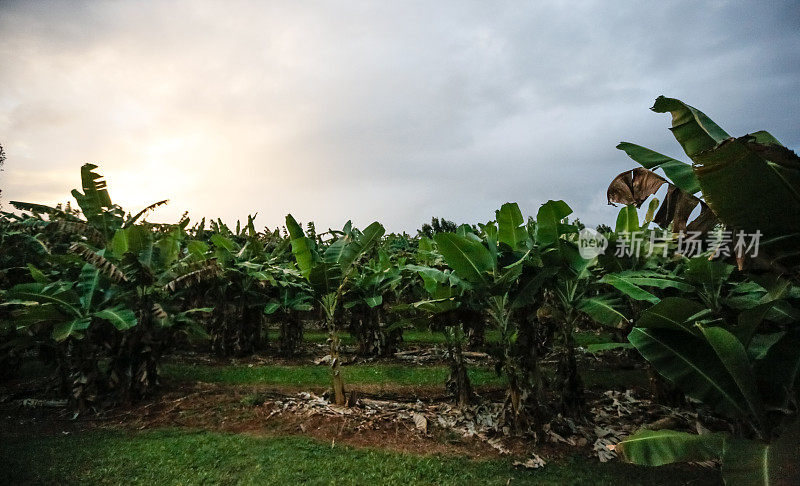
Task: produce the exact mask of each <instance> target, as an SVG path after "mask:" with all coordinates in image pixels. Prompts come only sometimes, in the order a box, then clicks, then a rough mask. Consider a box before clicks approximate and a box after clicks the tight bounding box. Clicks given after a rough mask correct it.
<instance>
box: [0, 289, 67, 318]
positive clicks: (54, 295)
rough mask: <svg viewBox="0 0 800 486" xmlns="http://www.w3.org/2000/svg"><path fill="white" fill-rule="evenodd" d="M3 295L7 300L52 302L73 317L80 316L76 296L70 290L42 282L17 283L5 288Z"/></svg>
mask: <svg viewBox="0 0 800 486" xmlns="http://www.w3.org/2000/svg"><path fill="white" fill-rule="evenodd" d="M4 297H5V298H6V299H7V300H19V301H28V302H38V303H39V304H54V305H55V306H57V307H58V308H59V309H60V310H61V311H62V312H65V313H68V314H69V315H70V316H73V317H80V316H81V315H82V313H81V311H80V308H79V306H80V304H79V300H78V296H77V295H76V294H75V292H73V291H72V290H61V289H59V288H56V287H52V286H44V285H42V284H38V283H36V284H19V285H15V286H14V287H12V288H11V289H9V290H7V291H6V293H5V295H4Z"/></svg>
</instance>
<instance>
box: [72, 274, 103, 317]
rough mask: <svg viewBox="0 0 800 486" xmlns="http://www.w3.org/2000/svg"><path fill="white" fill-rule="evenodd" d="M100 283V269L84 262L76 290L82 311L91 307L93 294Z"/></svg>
mask: <svg viewBox="0 0 800 486" xmlns="http://www.w3.org/2000/svg"><path fill="white" fill-rule="evenodd" d="M99 285H100V269H98V268H96V267H94V266H93V265H90V264H88V263H87V264H86V265H84V266H83V268H81V273H80V275H79V276H78V285H77V288H78V291H79V292H80V302H81V306H82V307H83V310H84V311H88V310H89V309H91V308H92V304H93V303H94V296H95V293H96V292H97V289H98V287H99Z"/></svg>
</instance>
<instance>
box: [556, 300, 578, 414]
mask: <svg viewBox="0 0 800 486" xmlns="http://www.w3.org/2000/svg"><path fill="white" fill-rule="evenodd" d="M575 320H576V318H575V311H574V310H569V311H568V312H567V313H566V315H565V318H564V321H563V322H562V333H563V337H564V352H563V354H562V355H561V359H560V360H559V363H558V378H559V381H560V385H561V386H560V394H561V396H560V400H559V402H560V409H561V412H562V413H563V414H564V415H565V416H567V417H572V418H578V417H580V416H581V413H582V412H583V408H584V397H583V381H582V380H581V376H580V374H579V373H578V364H577V360H576V359H575V338H574V336H573V333H572V329H573V327H574V325H575Z"/></svg>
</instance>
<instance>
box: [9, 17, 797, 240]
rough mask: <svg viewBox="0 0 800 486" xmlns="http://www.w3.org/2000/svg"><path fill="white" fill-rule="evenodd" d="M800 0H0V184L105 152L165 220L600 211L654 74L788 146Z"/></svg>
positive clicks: (646, 125) (134, 201)
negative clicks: (620, 146) (503, 209)
mask: <svg viewBox="0 0 800 486" xmlns="http://www.w3.org/2000/svg"><path fill="white" fill-rule="evenodd" d="M798 12H800V9H799V8H797V4H796V3H795V2H784V3H780V2H774V3H771V4H770V5H769V7H765V6H762V5H760V4H753V3H751V2H725V1H717V2H683V1H681V2H615V3H613V5H612V4H609V3H608V2H534V3H529V4H523V3H518V2H503V3H485V2H433V4H430V2H428V3H423V2H402V3H401V2H387V3H386V4H384V5H378V4H376V3H372V2H363V3H360V2H346V3H341V2H315V3H309V2H302V3H300V4H289V3H284V2H274V3H272V2H271V3H264V2H213V1H208V2H202V1H201V2H198V1H191V2H190V1H181V2H77V1H73V2H66V1H65V2H5V3H3V4H2V5H0V38H1V39H2V41H3V42H2V43H0V62H1V63H2V66H3V69H2V70H0V86H2V87H3V89H2V90H0V136H2V139H0V141H1V142H2V143H3V145H4V147H5V148H6V152H7V154H8V161H7V167H6V171H5V172H4V173H3V174H2V176H1V177H2V180H1V181H0V184H1V185H2V187H3V195H4V198H5V199H22V200H35V201H40V202H57V201H60V200H66V199H67V198H68V196H69V189H71V188H72V187H76V186H77V185H78V183H79V181H78V171H77V169H78V167H79V165H80V164H81V163H84V162H94V163H97V164H98V165H100V167H101V170H102V172H103V173H104V174H105V175H106V176H107V179H108V180H109V183H110V186H111V191H112V197H114V198H115V199H116V201H117V202H119V203H121V204H123V205H125V206H131V209H135V208H137V207H140V206H143V205H145V204H147V203H148V202H151V201H154V200H158V199H160V198H164V197H169V198H171V200H172V202H171V204H170V206H168V207H166V208H164V209H161V210H159V212H158V213H156V216H157V217H158V218H160V219H164V220H170V219H176V218H177V217H178V216H179V215H180V214H181V213H182V212H183V211H184V210H187V209H188V210H190V213H191V214H192V215H193V216H194V217H195V218H198V219H199V217H201V216H213V217H217V216H219V217H222V218H223V219H226V220H235V219H236V218H244V217H245V216H246V214H247V213H248V212H256V211H258V212H259V218H258V220H257V221H258V222H259V223H260V224H263V225H269V226H275V225H277V224H281V223H282V217H283V215H284V214H285V213H286V212H289V211H291V212H293V213H294V214H295V215H296V216H297V217H298V218H300V219H302V220H304V221H307V220H309V219H314V220H316V222H317V225H318V226H319V227H327V226H339V225H341V224H342V223H343V222H344V221H345V220H346V219H348V218H352V219H353V220H354V221H355V222H356V223H357V224H359V225H364V224H367V223H369V221H371V220H373V219H379V220H381V221H382V222H384V223H385V224H386V225H387V227H388V228H389V229H391V230H409V231H413V229H414V228H417V227H419V225H420V224H421V223H422V222H424V221H426V220H428V219H429V218H430V217H431V216H433V215H436V216H445V217H447V218H449V219H455V220H457V221H470V222H476V221H485V220H488V219H491V218H492V217H493V214H494V213H493V211H494V209H496V208H497V207H499V205H500V204H502V203H503V202H505V201H518V202H519V203H520V205H521V206H522V208H523V211H525V212H527V213H528V214H535V212H536V210H537V208H538V206H539V204H541V203H543V202H545V201H546V200H548V199H564V200H566V201H567V202H569V203H570V204H571V205H572V207H573V208H574V209H575V210H576V214H577V216H579V217H581V219H582V220H584V221H587V222H589V223H592V224H597V223H600V222H610V221H612V220H613V217H614V214H615V212H614V210H613V209H612V208H607V207H606V206H605V201H604V199H603V194H604V191H605V187H606V185H607V184H608V182H609V181H610V180H611V178H613V176H614V175H616V174H617V173H619V172H621V171H622V170H625V169H627V168H630V167H631V166H632V162H631V161H629V160H628V159H627V158H626V157H625V156H624V154H622V153H621V152H619V151H617V150H615V149H614V146H615V145H616V143H617V142H619V141H620V140H623V139H624V140H630V141H634V142H637V143H641V144H643V145H646V146H650V147H652V148H654V149H656V150H660V151H663V152H665V153H668V154H670V155H673V156H680V155H681V154H680V149H679V147H678V145H677V144H676V143H675V142H674V140H673V139H672V138H671V136H670V134H669V132H668V131H667V130H666V127H667V126H668V123H669V119H668V117H667V116H665V115H657V114H653V113H651V112H649V111H648V110H647V108H648V107H649V106H651V105H652V101H653V99H655V97H656V96H658V95H659V94H666V95H668V96H674V97H678V98H681V99H683V100H685V101H686V102H688V103H691V104H693V105H695V106H697V107H698V108H700V109H702V110H703V111H705V112H706V113H707V114H709V115H710V116H711V117H712V118H714V119H715V120H716V121H717V122H719V123H720V124H721V125H723V126H724V127H725V128H726V129H728V131H729V132H730V133H732V134H743V133H747V132H752V131H755V130H759V129H767V130H769V131H771V132H772V133H773V134H774V135H776V136H777V137H778V138H779V139H781V140H782V141H783V142H784V143H785V144H786V145H788V146H790V147H793V148H796V147H798V146H800V133H798V131H797V123H796V118H795V117H796V113H797V111H798V108H800V97H798V96H797V93H798V92H799V91H800V76H798V75H799V74H800V28H798V27H800V15H799V14H798Z"/></svg>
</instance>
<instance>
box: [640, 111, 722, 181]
mask: <svg viewBox="0 0 800 486" xmlns="http://www.w3.org/2000/svg"><path fill="white" fill-rule="evenodd" d="M651 110H653V111H655V112H656V113H667V112H669V113H671V114H672V128H670V130H671V131H672V134H673V135H674V136H675V138H676V139H677V140H678V142H679V143H680V144H681V146H682V147H683V151H684V152H686V155H688V156H689V157H691V158H692V159H693V160H694V156H695V155H696V154H698V153H700V152H703V151H705V150H710V149H712V148H714V147H715V146H716V145H717V144H718V143H720V142H722V141H723V140H725V139H727V138H730V135H728V134H727V133H726V132H725V130H723V129H722V128H720V127H719V125H717V124H716V123H714V122H713V121H712V120H711V119H710V118H709V117H707V116H706V114H705V113H703V112H702V111H700V110H698V109H697V108H693V107H691V106H689V105H687V104H686V103H684V102H682V101H680V100H676V99H674V98H666V97H664V96H659V97H658V98H657V99H656V102H655V104H654V105H653V107H652V108H651ZM701 184H702V182H701Z"/></svg>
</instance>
